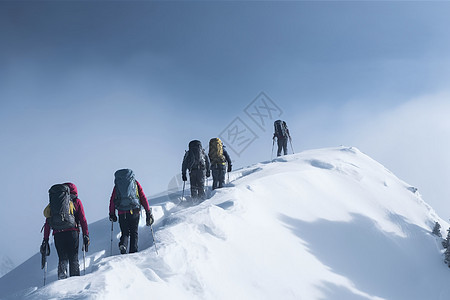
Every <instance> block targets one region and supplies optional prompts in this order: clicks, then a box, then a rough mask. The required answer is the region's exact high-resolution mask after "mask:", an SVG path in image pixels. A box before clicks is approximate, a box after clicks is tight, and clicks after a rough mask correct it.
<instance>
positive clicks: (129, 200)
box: [114, 169, 141, 210]
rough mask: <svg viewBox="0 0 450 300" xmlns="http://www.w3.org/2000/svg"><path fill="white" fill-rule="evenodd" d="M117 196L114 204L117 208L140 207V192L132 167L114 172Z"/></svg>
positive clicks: (131, 208)
mask: <svg viewBox="0 0 450 300" xmlns="http://www.w3.org/2000/svg"><path fill="white" fill-rule="evenodd" d="M114 184H115V187H116V197H115V198H114V205H115V206H116V209H117V210H133V209H140V208H141V204H140V201H139V192H138V187H137V183H136V179H134V173H133V171H132V170H130V169H122V170H118V171H116V173H114Z"/></svg>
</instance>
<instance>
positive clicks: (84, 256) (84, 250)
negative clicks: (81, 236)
mask: <svg viewBox="0 0 450 300" xmlns="http://www.w3.org/2000/svg"><path fill="white" fill-rule="evenodd" d="M81 251H83V267H84V269H83V275H86V249H85V248H84V240H83V246H82V247H81Z"/></svg>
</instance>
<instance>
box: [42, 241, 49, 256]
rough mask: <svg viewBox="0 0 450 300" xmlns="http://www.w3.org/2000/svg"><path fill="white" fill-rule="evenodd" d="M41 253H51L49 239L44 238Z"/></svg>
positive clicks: (46, 254)
mask: <svg viewBox="0 0 450 300" xmlns="http://www.w3.org/2000/svg"><path fill="white" fill-rule="evenodd" d="M41 254H42V255H45V256H49V255H50V246H49V244H48V240H43V241H42V244H41Z"/></svg>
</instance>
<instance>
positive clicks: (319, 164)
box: [309, 159, 334, 170]
mask: <svg viewBox="0 0 450 300" xmlns="http://www.w3.org/2000/svg"><path fill="white" fill-rule="evenodd" d="M309 163H310V164H311V166H313V167H316V168H319V169H325V170H332V169H334V166H333V165H332V164H329V163H327V162H324V161H321V160H317V159H313V160H311V161H310V162H309Z"/></svg>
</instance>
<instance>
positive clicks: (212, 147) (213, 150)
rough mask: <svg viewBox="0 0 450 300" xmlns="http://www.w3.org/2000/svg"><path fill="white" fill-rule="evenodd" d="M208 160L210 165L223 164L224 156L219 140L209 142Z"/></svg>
mask: <svg viewBox="0 0 450 300" xmlns="http://www.w3.org/2000/svg"><path fill="white" fill-rule="evenodd" d="M208 156H209V160H210V162H211V164H212V165H216V164H219V165H221V164H225V161H226V159H225V156H224V155H223V144H222V141H221V140H220V139H219V138H212V139H210V140H209V153H208Z"/></svg>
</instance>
